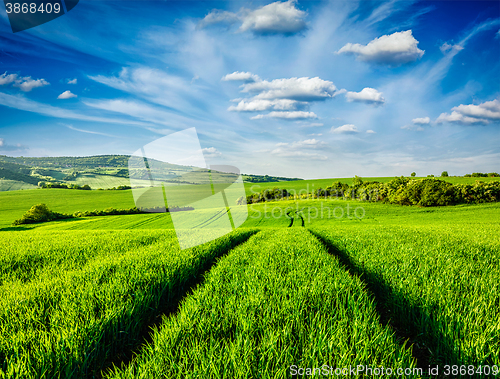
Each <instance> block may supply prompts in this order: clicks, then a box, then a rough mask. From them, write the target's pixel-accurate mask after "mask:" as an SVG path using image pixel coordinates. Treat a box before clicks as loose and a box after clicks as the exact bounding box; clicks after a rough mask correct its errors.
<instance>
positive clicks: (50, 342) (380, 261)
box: [0, 178, 500, 378]
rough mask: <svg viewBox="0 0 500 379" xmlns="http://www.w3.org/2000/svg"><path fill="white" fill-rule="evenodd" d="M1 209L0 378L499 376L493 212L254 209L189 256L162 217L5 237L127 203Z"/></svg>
mask: <svg viewBox="0 0 500 379" xmlns="http://www.w3.org/2000/svg"><path fill="white" fill-rule="evenodd" d="M386 179H390V178H386ZM450 179H453V178H450ZM458 179H460V180H470V179H472V182H474V179H475V178H458ZM486 179H488V178H486ZM379 180H380V181H381V180H382V178H379ZM332 181H333V179H325V180H316V181H297V182H286V183H283V182H279V183H276V184H279V185H283V186H284V187H285V188H290V189H295V190H297V191H298V190H300V189H306V190H307V186H308V184H309V191H311V190H312V188H311V187H312V184H314V186H315V188H319V187H326V186H327V185H330V184H331V182H332ZM252 185H254V186H255V184H247V185H246V189H247V192H248V193H250V187H251V186H252ZM259 185H261V188H259V192H260V191H261V190H262V189H264V187H263V184H262V183H260V184H259ZM264 185H266V186H269V187H271V188H272V187H273V186H274V185H275V184H274V183H264ZM178 187H179V189H180V190H181V189H182V187H183V186H178ZM0 203H1V205H2V206H1V209H0V233H1V234H0V235H1V237H2V238H1V239H0V261H1V265H0V281H1V284H0V292H1V294H2V295H1V296H0V302H1V308H0V377H7V378H54V377H87V378H92V377H109V378H149V377H166V378H256V377H260V378H285V377H297V375H295V376H294V375H293V372H295V371H293V370H296V371H297V370H299V369H303V370H305V368H308V367H309V368H314V367H316V368H318V367H323V365H327V366H328V369H331V370H334V369H335V368H342V367H346V366H349V365H352V366H357V365H365V366H366V367H367V368H370V367H371V368H372V369H373V368H380V367H382V366H383V367H386V368H387V367H391V368H393V369H397V368H401V369H407V370H408V371H407V372H406V374H404V375H403V376H402V377H408V378H426V377H442V376H430V375H428V374H427V372H426V371H419V370H418V369H419V368H425V370H427V368H428V367H429V365H431V366H432V367H435V366H436V365H440V370H441V373H443V370H445V366H444V365H446V364H455V365H466V366H467V365H475V366H476V367H478V366H482V367H484V368H485V370H490V371H489V372H490V374H489V375H484V374H483V375H479V374H478V373H476V372H475V373H474V374H471V373H470V372H467V373H466V374H465V375H463V377H478V378H484V377H493V375H491V369H492V367H493V366H494V365H497V366H498V365H500V284H499V283H500V267H499V265H500V237H499V236H500V223H499V220H500V203H498V202H495V203H485V204H476V205H456V206H446V207H417V206H398V205H391V204H383V203H378V202H360V201H355V200H340V199H338V200H337V199H336V200H319V199H307V200H300V201H275V202H265V203H259V204H251V205H249V206H248V210H249V216H248V219H247V221H246V222H245V223H244V224H243V226H242V227H241V228H239V229H238V230H237V231H234V232H232V233H230V234H227V235H226V236H224V237H221V238H218V239H216V240H214V241H212V242H208V243H205V244H203V245H199V246H196V247H193V248H190V249H186V250H180V249H179V245H178V243H177V239H176V236H175V232H174V230H173V227H172V221H171V217H170V215H169V214H168V213H166V214H162V213H159V214H158V213H156V214H132V215H123V216H103V217H85V218H78V219H66V220H61V221H53V222H48V223H40V224H30V225H21V226H16V227H13V226H11V223H12V221H13V220H14V219H17V218H19V217H20V216H21V215H22V214H23V213H24V212H25V211H26V210H27V209H29V208H30V207H31V206H32V205H34V204H36V203H46V204H47V205H48V206H49V207H50V209H51V210H54V211H57V212H62V213H73V212H75V211H84V210H93V209H101V210H102V209H105V208H108V207H115V208H130V207H133V206H134V202H133V197H132V193H131V191H130V190H124V191H78V190H65V189H36V190H23V191H9V192H3V193H0ZM209 230H210V229H209ZM214 232H215V233H216V232H217V231H216V230H214ZM486 367H488V368H487V369H486ZM325 370H326V368H325ZM363 370H364V369H363ZM297 372H298V371H297ZM301 372H305V371H301ZM363 375H364V376H365V377H374V375H373V374H370V373H369V372H366V371H362V372H360V373H359V376H360V377H361V376H363ZM459 376H460V375H459V374H456V375H453V376H452V377H459Z"/></svg>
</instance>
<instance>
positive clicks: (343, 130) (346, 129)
mask: <svg viewBox="0 0 500 379" xmlns="http://www.w3.org/2000/svg"><path fill="white" fill-rule="evenodd" d="M331 132H332V133H336V134H354V133H359V131H358V128H356V126H354V125H353V124H345V125H342V126H339V127H338V128H335V127H332V130H331Z"/></svg>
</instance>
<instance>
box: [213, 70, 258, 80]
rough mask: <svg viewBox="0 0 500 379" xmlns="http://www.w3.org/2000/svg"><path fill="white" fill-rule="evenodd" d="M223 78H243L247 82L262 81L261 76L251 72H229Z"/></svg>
mask: <svg viewBox="0 0 500 379" xmlns="http://www.w3.org/2000/svg"><path fill="white" fill-rule="evenodd" d="M222 80H224V81H229V80H243V81H246V82H258V81H260V78H259V76H258V75H255V74H252V73H251V72H240V71H235V72H233V73H232V74H227V75H226V76H224V77H223V78H222Z"/></svg>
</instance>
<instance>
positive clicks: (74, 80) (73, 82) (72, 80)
mask: <svg viewBox="0 0 500 379" xmlns="http://www.w3.org/2000/svg"><path fill="white" fill-rule="evenodd" d="M66 83H67V84H77V83H78V80H77V79H76V78H74V79H68V81H67V82H66Z"/></svg>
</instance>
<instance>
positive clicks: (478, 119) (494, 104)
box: [436, 99, 500, 125]
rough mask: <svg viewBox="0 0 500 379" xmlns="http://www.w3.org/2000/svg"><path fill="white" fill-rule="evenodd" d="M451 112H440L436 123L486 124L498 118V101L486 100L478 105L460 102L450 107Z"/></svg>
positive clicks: (499, 104) (499, 110) (499, 102)
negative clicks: (456, 105)
mask: <svg viewBox="0 0 500 379" xmlns="http://www.w3.org/2000/svg"><path fill="white" fill-rule="evenodd" d="M451 111H452V112H451V114H448V113H441V114H440V115H439V117H438V118H437V119H436V122H437V123H442V122H451V123H458V124H469V125H470V124H488V123H489V122H495V121H499V120H500V101H498V100H497V99H495V100H492V101H486V102H484V103H481V104H479V105H474V104H468V105H464V104H461V105H459V106H458V107H454V108H452V109H451Z"/></svg>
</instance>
